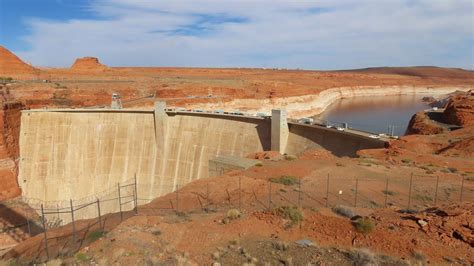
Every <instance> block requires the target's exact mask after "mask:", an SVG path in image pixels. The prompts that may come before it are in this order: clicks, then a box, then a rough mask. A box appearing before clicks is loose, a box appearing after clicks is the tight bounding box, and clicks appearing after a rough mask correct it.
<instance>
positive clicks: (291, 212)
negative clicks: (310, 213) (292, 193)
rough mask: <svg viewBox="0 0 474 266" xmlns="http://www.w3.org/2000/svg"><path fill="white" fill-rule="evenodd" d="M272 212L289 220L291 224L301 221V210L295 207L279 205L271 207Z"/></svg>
mask: <svg viewBox="0 0 474 266" xmlns="http://www.w3.org/2000/svg"><path fill="white" fill-rule="evenodd" d="M273 212H274V213H275V214H277V215H279V216H281V217H283V218H285V219H289V220H291V222H292V224H298V223H300V222H301V221H303V218H304V217H303V212H301V210H300V209H298V208H296V207H291V206H280V207H278V208H275V209H273Z"/></svg>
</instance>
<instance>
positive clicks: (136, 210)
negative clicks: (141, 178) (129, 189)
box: [134, 173, 138, 214]
mask: <svg viewBox="0 0 474 266" xmlns="http://www.w3.org/2000/svg"><path fill="white" fill-rule="evenodd" d="M134 179H135V185H134V196H135V197H134V200H135V214H138V192H137V191H138V189H137V174H136V173H135V175H134Z"/></svg>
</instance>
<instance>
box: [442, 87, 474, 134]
mask: <svg viewBox="0 0 474 266" xmlns="http://www.w3.org/2000/svg"><path fill="white" fill-rule="evenodd" d="M444 119H445V120H446V122H447V123H449V124H454V125H459V126H472V125H474V91H469V92H467V93H464V94H461V95H455V96H453V97H451V99H450V100H449V103H448V105H447V106H446V110H445V111H444Z"/></svg>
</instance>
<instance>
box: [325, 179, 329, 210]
mask: <svg viewBox="0 0 474 266" xmlns="http://www.w3.org/2000/svg"><path fill="white" fill-rule="evenodd" d="M327 207H329V173H328V179H327V182H326V208H327Z"/></svg>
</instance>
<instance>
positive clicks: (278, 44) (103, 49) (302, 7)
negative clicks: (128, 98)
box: [20, 0, 474, 69]
mask: <svg viewBox="0 0 474 266" xmlns="http://www.w3.org/2000/svg"><path fill="white" fill-rule="evenodd" d="M471 5H472V3H471V0H452V1H444V0H419V1H415V0H406V1H402V0H400V1H396V0H393V1H378V0H343V1H330V0H321V1H304V0H299V1H290V0H287V1H282V0H277V1H275V0H260V1H237V0H227V1H223V0H200V1H172V0H169V1H152V0H148V1H147V0H100V1H95V2H92V5H91V6H89V9H90V11H91V12H93V13H94V14H96V17H98V18H96V19H89V20H70V21H66V22H64V21H51V20H47V21H46V20H41V19H35V18H32V19H30V20H28V26H29V27H31V32H32V33H31V35H29V36H25V39H26V40H27V41H28V42H29V44H30V45H31V47H32V49H31V50H30V51H27V52H23V53H20V56H22V57H24V58H25V59H26V60H27V61H29V62H32V63H33V64H35V65H45V66H69V65H70V64H72V62H73V61H74V59H75V58H76V57H82V56H97V57H99V58H100V59H101V60H102V61H103V62H104V63H106V64H108V65H114V66H211V67H222V66H254V67H290V68H313V69H337V68H357V67H367V66H382V65H441V66H456V67H464V68H471V69H472V68H473V55H472V52H473V50H472V46H473V41H474V39H473V22H472V16H473V14H472V9H471V8H472V7H471Z"/></svg>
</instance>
